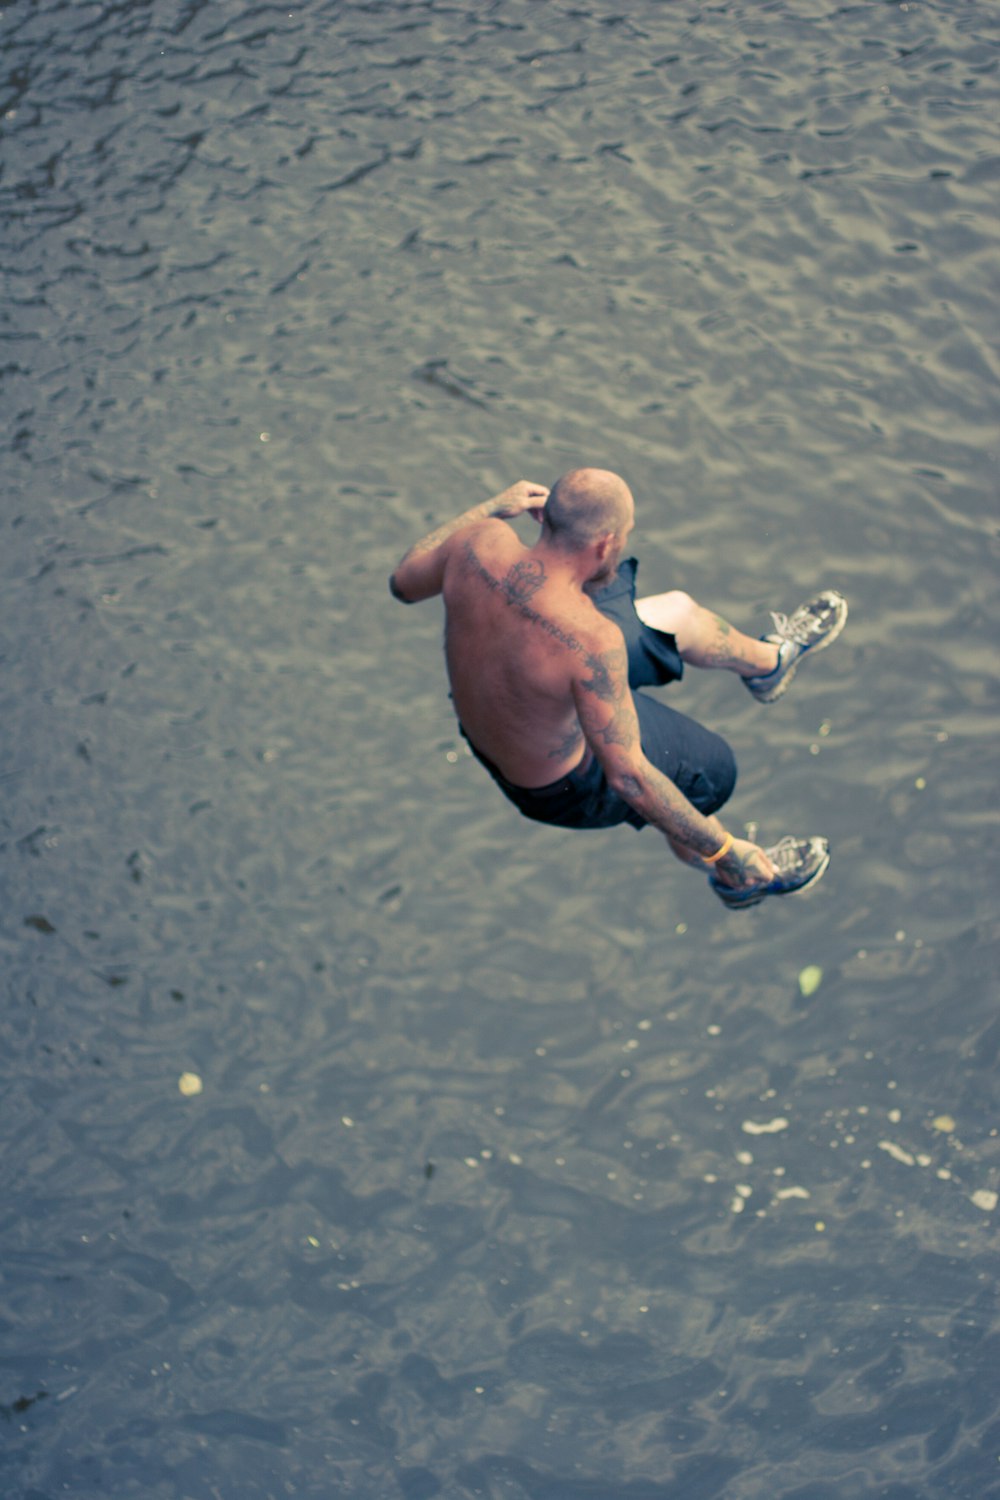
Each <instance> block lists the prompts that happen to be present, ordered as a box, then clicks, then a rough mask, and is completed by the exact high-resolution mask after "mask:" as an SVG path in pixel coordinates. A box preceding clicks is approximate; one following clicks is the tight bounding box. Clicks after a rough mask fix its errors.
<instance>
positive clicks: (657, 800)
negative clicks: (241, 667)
mask: <svg viewBox="0 0 1000 1500" xmlns="http://www.w3.org/2000/svg"><path fill="white" fill-rule="evenodd" d="M614 634H615V635H617V634H618V632H617V631H615V632H614ZM573 698H574V702H575V704H576V711H577V716H578V718H579V720H580V724H581V727H582V729H583V732H584V735H585V736H586V738H587V742H588V744H589V745H590V747H591V749H592V750H593V751H594V754H595V755H596V756H597V758H598V760H599V761H600V762H601V766H602V767H603V770H604V774H605V775H606V777H607V779H608V784H609V786H611V787H612V788H613V790H614V791H616V792H617V793H618V795H619V796H620V797H623V798H624V800H625V801H626V802H627V803H628V804H629V806H630V807H634V808H635V810H636V812H638V813H641V814H642V816H643V817H644V818H645V819H646V820H647V822H649V823H652V824H653V825H654V827H656V828H659V829H661V831H662V832H663V833H665V834H667V835H668V836H669V837H670V838H671V839H672V840H673V841H674V842H675V843H677V844H680V845H682V846H683V847H684V848H685V849H688V850H690V851H691V852H692V853H693V854H697V855H699V856H701V857H702V858H706V857H708V856H711V855H714V854H715V853H716V852H717V851H718V849H719V832H718V821H717V820H716V819H711V820H710V819H709V818H707V817H705V815H704V814H703V813H700V812H699V811H698V809H697V808H696V807H695V806H694V805H693V803H691V802H689V801H688V799H687V797H685V796H684V793H683V792H682V791H681V790H680V788H679V787H677V786H676V785H675V784H674V783H673V782H672V781H671V780H670V778H669V777H668V776H665V775H664V774H663V773H662V771H659V770H657V768H656V767H655V766H654V765H652V764H651V762H650V761H649V760H647V758H646V756H645V754H644V753H643V750H642V745H641V743H640V738H639V719H638V715H637V714H636V711H635V705H634V703H633V702H632V694H631V692H630V690H629V685H628V655H627V652H626V650H625V644H624V642H623V641H621V640H620V639H619V640H618V641H612V640H611V637H610V632H609V633H608V634H607V635H605V634H604V632H602V634H601V638H600V640H596V639H595V640H594V641H593V642H591V643H590V649H589V650H585V651H584V654H583V657H582V659H581V668H580V670H579V671H578V672H577V673H576V675H575V678H574V682H573ZM762 860H763V861H765V862H764V863H762ZM768 864H769V862H767V861H766V856H764V855H763V851H762V850H759V849H758V848H757V846H756V845H755V844H751V843H749V842H748V841H747V840H745V839H737V840H735V841H734V843H733V845H732V848H731V849H730V850H729V852H728V853H727V854H726V855H724V856H723V858H722V859H721V860H720V861H719V863H718V865H717V866H716V868H717V869H718V870H719V872H720V873H723V874H725V875H726V876H727V877H728V878H729V879H730V880H734V881H737V882H739V883H740V884H744V883H745V884H747V885H754V884H756V883H757V882H758V881H759V880H760V879H762V878H767V877H768V876H769V874H770V871H769V869H768Z"/></svg>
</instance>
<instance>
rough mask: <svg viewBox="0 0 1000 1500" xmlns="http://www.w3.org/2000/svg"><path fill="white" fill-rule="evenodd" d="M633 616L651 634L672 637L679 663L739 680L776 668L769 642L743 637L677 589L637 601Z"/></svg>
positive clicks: (772, 649) (776, 658)
mask: <svg viewBox="0 0 1000 1500" xmlns="http://www.w3.org/2000/svg"><path fill="white" fill-rule="evenodd" d="M635 612H636V614H637V615H638V616H639V618H640V620H643V621H644V622H645V623H646V624H647V625H651V626H652V627H653V629H654V630H664V631H666V632H667V633H668V634H669V635H672V636H673V637H674V639H675V640H676V642H677V649H678V651H679V652H680V654H681V659H682V660H683V661H686V662H690V663H691V665H692V666H693V667H721V668H723V669H724V670H725V671H728V672H735V673H736V674H737V675H738V676H740V677H762V676H764V675H766V674H767V673H768V672H773V671H774V669H775V667H776V666H777V665H778V647H777V646H776V645H775V644H774V642H773V641H760V640H757V639H756V638H755V637H754V636H750V635H744V634H743V632H742V631H740V630H737V629H736V627H735V626H734V625H730V624H729V622H728V620H724V619H723V618H722V616H721V615H717V614H714V613H713V612H712V611H711V610H710V609H705V608H704V606H703V605H701V604H698V603H697V602H696V601H695V600H694V599H692V598H691V595H690V594H685V593H684V592H683V591H682V590H681V589H671V591H670V592H669V593H667V594H651V595H649V596H648V597H647V598H645V599H637V600H636V602H635Z"/></svg>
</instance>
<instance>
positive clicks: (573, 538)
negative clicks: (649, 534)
mask: <svg viewBox="0 0 1000 1500" xmlns="http://www.w3.org/2000/svg"><path fill="white" fill-rule="evenodd" d="M634 516H635V505H634V502H633V500H632V492H631V490H630V489H629V487H628V485H627V484H626V483H625V481H624V479H622V478H621V477H620V476H619V475H617V474H612V473H611V471H610V470H609V469H571V470H570V472H569V473H568V474H564V475H563V476H562V478H561V479H557V480H556V482H555V484H554V485H553V486H552V489H551V490H550V491H549V498H548V500H547V501H546V502H545V512H544V519H543V522H542V525H543V528H544V533H545V535H546V539H547V540H548V541H550V542H552V543H554V544H555V545H556V546H557V547H564V548H566V549H567V550H568V551H570V552H577V551H580V550H581V549H582V548H584V547H588V546H590V544H591V543H592V542H596V541H597V540H598V539H599V538H600V537H602V536H616V537H617V536H621V535H623V534H624V533H625V532H626V531H627V530H628V529H629V528H630V527H631V525H632V521H633V518H634Z"/></svg>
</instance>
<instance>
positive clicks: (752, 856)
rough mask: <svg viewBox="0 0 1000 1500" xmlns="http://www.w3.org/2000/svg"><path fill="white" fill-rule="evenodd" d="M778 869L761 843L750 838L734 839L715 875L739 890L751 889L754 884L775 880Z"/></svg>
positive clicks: (716, 868) (723, 882)
mask: <svg viewBox="0 0 1000 1500" xmlns="http://www.w3.org/2000/svg"><path fill="white" fill-rule="evenodd" d="M776 874H777V871H776V870H775V868H774V865H773V864H772V862H771V860H770V859H768V857H767V855H766V854H765V853H764V850H763V849H762V848H761V847H760V845H759V844H751V843H750V841H749V839H734V840H733V846H732V848H731V849H730V850H729V852H728V853H727V854H726V855H725V857H724V858H723V859H720V860H719V863H718V864H717V865H716V867H715V875H716V877H717V878H718V880H719V881H720V882H721V883H722V884H723V885H729V886H732V887H733V889H734V890H737V891H749V890H752V889H753V887H754V886H757V885H762V884H766V883H767V882H768V881H770V880H773V879H774V877H775V875H776Z"/></svg>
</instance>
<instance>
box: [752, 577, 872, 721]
mask: <svg viewBox="0 0 1000 1500" xmlns="http://www.w3.org/2000/svg"><path fill="white" fill-rule="evenodd" d="M771 619H772V620H773V621H774V631H773V633H772V634H771V635H765V636H762V637H761V639H762V640H765V641H773V642H774V644H775V645H776V646H777V648H778V665H777V666H776V667H775V669H774V671H773V672H768V673H767V674H766V675H765V676H763V677H744V679H743V681H744V682H745V683H746V685H747V687H748V688H749V689H750V692H751V693H752V694H753V696H754V697H755V698H756V699H757V702H758V703H773V702H774V700H775V698H780V697H781V695H782V693H783V692H784V691H785V690H786V688H787V687H788V684H789V683H790V682H791V680H792V678H793V677H794V676H795V669H796V667H797V666H798V664H799V662H800V661H801V660H802V658H803V657H804V656H805V654H806V652H807V651H822V650H823V648H824V646H829V644H830V642H831V641H835V640H836V639H837V637H838V635H839V634H840V632H841V631H842V630H843V628H844V621H845V620H846V619H847V600H846V599H845V598H844V597H843V596H842V595H841V594H838V593H836V592H835V591H834V590H833V589H824V590H823V592H822V594H817V596H816V598H815V599H810V601H809V603H808V604H800V605H799V607H798V609H797V610H795V611H794V612H793V613H792V614H790V615H779V614H772V615H771Z"/></svg>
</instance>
